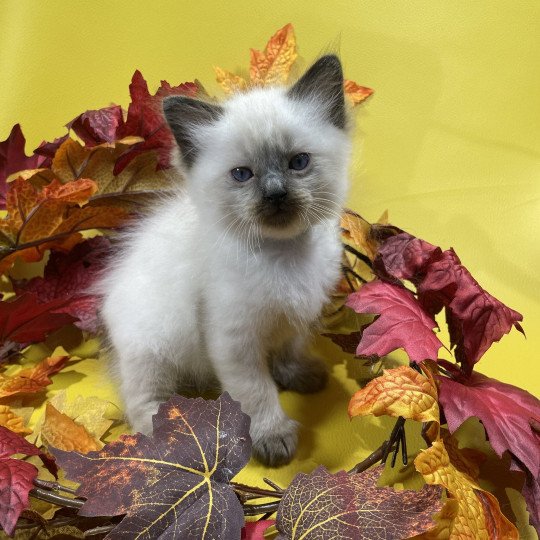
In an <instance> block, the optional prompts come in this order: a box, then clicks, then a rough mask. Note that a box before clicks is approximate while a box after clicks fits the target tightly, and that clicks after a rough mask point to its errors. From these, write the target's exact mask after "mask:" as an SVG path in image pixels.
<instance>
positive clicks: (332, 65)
mask: <svg viewBox="0 0 540 540" xmlns="http://www.w3.org/2000/svg"><path fill="white" fill-rule="evenodd" d="M163 111H164V116H165V118H166V120H167V123H168V124H169V126H170V128H171V130H172V133H173V134H174V136H175V139H176V141H177V143H178V146H179V149H180V152H179V155H180V162H181V163H180V164H179V167H180V169H181V171H182V172H183V174H184V176H185V178H186V185H185V186H183V187H179V188H178V192H177V193H176V194H175V196H173V197H171V198H170V200H165V201H163V202H162V203H161V204H160V205H158V207H157V208H156V210H155V212H153V213H152V214H151V215H150V216H149V217H147V218H145V219H144V220H142V222H141V223H140V225H139V226H138V227H137V229H136V230H135V231H134V232H133V233H131V234H130V237H129V238H128V241H127V245H126V247H125V250H124V252H123V255H122V257H120V259H121V260H119V261H118V262H116V263H115V266H113V267H112V268H111V269H110V270H109V271H108V273H107V274H106V275H105V276H104V278H103V279H102V281H101V283H100V291H101V294H102V295H103V305H102V316H103V319H104V322H105V326H106V328H107V331H108V334H109V338H110V342H111V344H112V348H113V351H114V356H115V359H116V362H115V365H116V369H117V371H118V375H119V381H120V390H121V394H122V397H123V400H124V403H125V410H126V415H127V419H128V420H129V422H130V423H131V425H132V426H133V428H134V430H137V431H142V432H144V433H149V432H151V430H152V415H153V414H155V413H156V411H157V408H158V405H159V403H160V402H162V401H165V400H167V399H168V398H169V397H170V396H171V395H172V394H174V393H175V392H177V391H182V390H186V389H189V388H195V389H196V390H197V391H204V390H205V389H206V388H208V387H209V386H212V385H215V384H216V383H219V385H220V387H221V389H222V390H223V391H227V392H229V394H230V395H231V396H232V397H233V398H234V399H236V400H238V401H240V403H241V405H242V409H243V411H244V412H245V413H247V414H248V415H249V416H250V417H251V428H250V434H251V438H252V441H253V449H254V454H255V456H256V457H257V458H258V459H259V460H260V461H262V462H263V463H265V464H267V465H270V466H277V465H281V464H284V463H287V462H289V461H290V460H291V459H292V457H293V455H294V452H295V448H296V442H297V435H296V431H297V424H296V422H294V421H293V420H291V419H289V418H288V417H287V416H286V415H285V413H284V412H283V410H282V408H281V406H280V404H279V400H278V387H279V388H284V389H290V390H296V391H298V392H314V391H317V390H319V389H321V388H322V387H323V386H324V385H325V383H326V379H327V371H326V369H325V366H324V364H323V363H322V362H321V361H319V360H316V359H313V358H309V357H305V356H304V346H305V343H306V340H307V339H308V337H309V334H310V331H311V330H312V328H313V327H314V325H315V323H316V321H317V319H318V317H319V315H320V312H321V309H322V307H323V305H324V303H325V302H326V301H327V300H328V296H329V293H330V292H331V291H332V289H333V287H334V286H335V284H336V282H337V281H338V279H339V275H340V262H341V243H340V239H339V213H340V211H341V207H342V205H343V202H344V197H345V193H346V187H347V170H348V162H349V152H350V140H349V135H348V130H347V118H346V107H345V103H344V94H343V74H342V70H341V64H340V62H339V60H338V58H337V57H336V56H331V55H330V56H324V57H322V58H320V59H319V60H318V61H317V62H316V63H315V64H314V65H313V66H312V67H311V68H310V69H309V70H308V71H307V72H306V73H305V74H304V75H303V76H302V77H301V78H300V80H299V81H298V82H296V84H294V85H293V86H292V87H291V88H289V89H286V88H282V87H272V88H256V89H253V90H250V91H248V92H245V93H240V94H237V95H235V96H233V97H232V98H231V99H230V100H228V101H226V102H225V103H223V104H215V103H208V102H204V101H199V100H196V99H192V98H189V97H185V96H170V97H167V98H165V99H164V101H163Z"/></svg>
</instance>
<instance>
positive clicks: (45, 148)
mask: <svg viewBox="0 0 540 540" xmlns="http://www.w3.org/2000/svg"><path fill="white" fill-rule="evenodd" d="M68 137H69V134H68V133H66V134H65V135H63V136H62V137H58V138H56V139H54V141H51V142H47V141H43V142H42V143H41V144H40V145H39V146H38V147H37V148H36V149H35V150H34V154H37V155H39V156H43V157H44V158H45V160H44V161H43V163H42V164H41V167H49V168H50V166H51V164H52V160H53V159H54V156H55V154H56V151H57V150H58V148H60V146H61V145H62V144H63V143H64V141H65V140H66V139H67V138H68Z"/></svg>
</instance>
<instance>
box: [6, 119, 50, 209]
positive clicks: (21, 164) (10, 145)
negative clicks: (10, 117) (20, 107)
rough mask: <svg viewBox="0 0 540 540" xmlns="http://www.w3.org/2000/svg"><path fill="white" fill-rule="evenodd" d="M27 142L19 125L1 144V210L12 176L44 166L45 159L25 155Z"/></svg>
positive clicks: (15, 126) (14, 127)
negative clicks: (7, 182)
mask: <svg viewBox="0 0 540 540" xmlns="http://www.w3.org/2000/svg"><path fill="white" fill-rule="evenodd" d="M25 143H26V140H25V138H24V135H23V133H22V130H21V126H20V125H19V124H15V125H14V126H13V128H12V129H11V133H10V134H9V137H8V138H7V139H6V140H5V141H1V142H0V209H4V208H5V207H6V206H5V205H6V192H7V187H8V186H7V184H6V180H7V179H8V177H9V176H10V175H12V174H13V173H16V172H18V171H22V170H24V169H37V168H39V167H41V166H43V163H44V161H45V158H44V157H42V156H38V155H33V156H30V157H28V156H27V155H26V154H25V153H24V146H25Z"/></svg>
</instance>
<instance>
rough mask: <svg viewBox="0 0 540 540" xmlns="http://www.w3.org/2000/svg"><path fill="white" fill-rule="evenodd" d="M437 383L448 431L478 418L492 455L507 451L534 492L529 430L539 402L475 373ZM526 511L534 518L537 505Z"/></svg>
mask: <svg viewBox="0 0 540 540" xmlns="http://www.w3.org/2000/svg"><path fill="white" fill-rule="evenodd" d="M439 382H440V388H439V402H440V404H441V405H442V407H443V411H444V415H445V417H446V421H447V423H448V427H449V429H450V431H452V432H453V431H455V430H456V429H457V428H458V427H459V426H460V425H461V424H462V423H463V422H465V420H467V418H470V417H471V416H476V417H477V418H479V419H480V421H481V422H482V424H483V425H484V428H485V430H486V433H487V436H488V438H489V442H490V444H491V446H492V447H493V449H494V450H495V452H496V453H497V454H498V455H499V456H502V455H503V453H504V452H506V451H508V452H510V454H511V455H512V456H513V457H514V458H517V460H518V462H519V463H520V464H522V468H523V469H525V470H526V472H527V474H528V478H529V488H528V490H529V493H533V492H534V491H535V490H536V492H538V491H539V490H540V488H539V487H538V486H535V485H534V484H535V483H537V482H538V478H539V476H540V434H539V433H538V432H537V431H535V430H534V429H533V428H532V426H531V419H532V420H536V421H540V400H538V399H537V398H535V397H534V396H533V395H532V394H529V393H528V392H526V391H525V390H522V389H521V388H517V387H516V386H512V385H510V384H506V383H502V382H500V381H497V380H496V379H492V378H490V377H486V376H485V375H482V374H481V373H478V372H473V373H472V374H471V375H470V377H468V378H465V377H462V378H461V379H460V380H459V381H453V380H451V379H448V378H447V377H440V378H439ZM514 468H516V467H514ZM530 512H531V515H533V514H534V513H535V512H536V517H537V518H538V507H537V506H536V510H535V509H534V507H533V509H532V510H530Z"/></svg>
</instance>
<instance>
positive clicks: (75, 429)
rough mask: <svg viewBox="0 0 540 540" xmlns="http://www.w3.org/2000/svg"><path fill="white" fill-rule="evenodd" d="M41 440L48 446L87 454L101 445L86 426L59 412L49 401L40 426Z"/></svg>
mask: <svg viewBox="0 0 540 540" xmlns="http://www.w3.org/2000/svg"><path fill="white" fill-rule="evenodd" d="M41 438H42V441H43V442H44V443H45V444H46V445H47V446H48V447H51V446H52V447H54V448H59V449H60V450H67V451H72V450H74V451H75V452H80V453H81V454H87V453H88V452H90V451H92V450H99V449H100V448H101V447H102V446H103V445H102V444H99V443H98V441H96V439H95V438H94V437H92V436H91V435H90V434H89V433H88V431H87V430H86V428H85V427H84V426H83V425H81V424H77V423H76V422H74V421H73V420H72V419H71V418H70V417H69V416H67V415H66V414H63V413H61V412H59V411H58V410H57V409H56V408H55V407H54V406H53V405H51V403H47V405H46V408H45V419H44V421H43V425H42V426H41Z"/></svg>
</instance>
